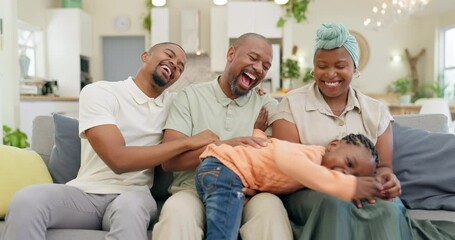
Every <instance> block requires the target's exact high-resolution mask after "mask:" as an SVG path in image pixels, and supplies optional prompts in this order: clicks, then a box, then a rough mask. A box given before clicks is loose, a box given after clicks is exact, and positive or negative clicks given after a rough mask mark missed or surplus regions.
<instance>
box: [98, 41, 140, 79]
mask: <svg viewBox="0 0 455 240" xmlns="http://www.w3.org/2000/svg"><path fill="white" fill-rule="evenodd" d="M144 46H145V37H144V36H116V37H103V79H104V80H107V81H120V80H124V79H127V78H128V77H129V76H132V77H134V76H135V75H136V72H137V70H138V69H139V67H140V66H141V54H142V52H144Z"/></svg>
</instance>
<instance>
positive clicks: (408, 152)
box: [393, 123, 455, 211]
mask: <svg viewBox="0 0 455 240" xmlns="http://www.w3.org/2000/svg"><path fill="white" fill-rule="evenodd" d="M393 138H394V141H393V142H394V143H393V145H394V149H393V169H394V172H395V174H396V176H397V177H398V179H399V180H400V181H401V185H402V195H401V197H400V198H401V199H402V200H403V203H404V204H405V205H406V206H407V207H408V208H411V209H443V210H451V211H454V210H455V184H454V183H455V174H454V173H453V171H448V170H450V169H455V135H452V134H444V133H430V132H428V131H425V130H421V129H416V128H411V127H407V126H402V125H400V124H398V123H394V124H393Z"/></svg>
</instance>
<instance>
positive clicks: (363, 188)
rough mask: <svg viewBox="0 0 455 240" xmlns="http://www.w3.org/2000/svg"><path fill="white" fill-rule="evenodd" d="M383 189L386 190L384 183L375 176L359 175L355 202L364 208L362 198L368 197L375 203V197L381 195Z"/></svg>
mask: <svg viewBox="0 0 455 240" xmlns="http://www.w3.org/2000/svg"><path fill="white" fill-rule="evenodd" d="M382 190H384V187H383V186H382V184H380V183H379V182H378V181H376V180H375V179H374V178H373V177H357V184H356V192H355V195H354V200H353V201H354V204H355V205H356V207H357V208H362V202H361V201H360V200H361V199H367V201H368V202H369V203H371V204H374V203H376V200H375V199H374V197H379V196H380V195H381V191H382Z"/></svg>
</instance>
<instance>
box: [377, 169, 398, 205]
mask: <svg viewBox="0 0 455 240" xmlns="http://www.w3.org/2000/svg"><path fill="white" fill-rule="evenodd" d="M376 180H377V181H379V182H380V183H381V184H382V187H383V190H382V191H381V196H380V197H381V198H382V199H384V200H389V201H390V200H393V198H395V197H398V196H400V195H401V184H400V180H398V178H397V177H396V176H395V174H394V173H393V171H392V169H390V168H388V167H381V168H378V169H377V170H376Z"/></svg>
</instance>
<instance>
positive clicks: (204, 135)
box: [188, 130, 220, 150]
mask: <svg viewBox="0 0 455 240" xmlns="http://www.w3.org/2000/svg"><path fill="white" fill-rule="evenodd" d="M219 140H220V139H219V137H218V136H217V135H216V134H215V133H213V132H212V131H210V130H204V131H202V132H200V133H198V134H196V135H193V136H191V137H190V138H188V145H189V146H190V149H191V150H194V149H198V148H201V147H205V146H206V145H208V144H210V143H214V142H216V141H219Z"/></svg>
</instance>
